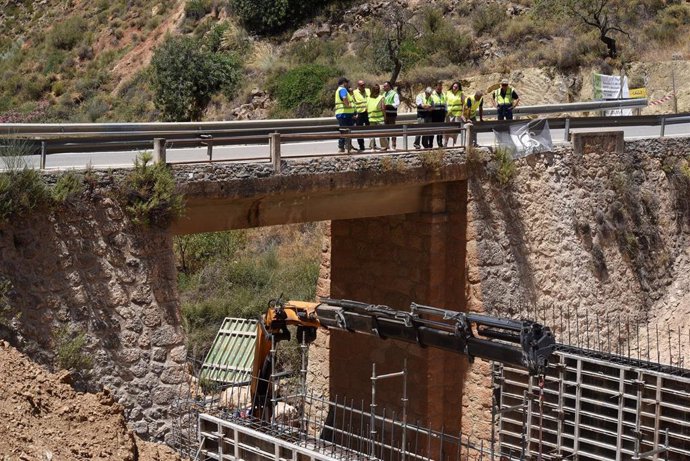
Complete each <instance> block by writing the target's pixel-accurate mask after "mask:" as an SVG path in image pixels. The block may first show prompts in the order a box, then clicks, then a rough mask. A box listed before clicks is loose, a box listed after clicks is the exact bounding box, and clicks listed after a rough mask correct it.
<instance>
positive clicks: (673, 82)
mask: <svg viewBox="0 0 690 461" xmlns="http://www.w3.org/2000/svg"><path fill="white" fill-rule="evenodd" d="M672 66H673V67H671V85H672V87H673V113H674V114H677V113H678V96H676V63H675V62H673V63H672Z"/></svg>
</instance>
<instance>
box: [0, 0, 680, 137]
mask: <svg viewBox="0 0 690 461" xmlns="http://www.w3.org/2000/svg"><path fill="white" fill-rule="evenodd" d="M47 1H48V3H47V4H41V6H40V7H38V6H37V5H38V4H36V3H35V2H10V4H7V5H5V8H4V9H3V19H2V21H0V123H2V122H22V121H26V122H29V121H33V122H51V121H60V122H64V121H76V122H106V121H132V122H136V121H151V120H160V119H164V120H198V119H201V118H228V114H229V112H230V109H231V108H235V107H238V106H240V105H242V104H245V103H248V102H250V99H251V97H250V96H249V95H250V93H251V90H252V89H253V88H255V87H258V88H259V89H261V90H265V89H271V90H273V89H275V88H276V86H277V80H283V79H284V74H286V73H287V72H289V71H291V70H293V69H299V68H300V67H301V66H305V65H321V66H325V67H328V68H330V69H333V74H342V75H346V76H350V77H352V78H353V79H357V78H364V79H365V80H366V81H367V82H373V81H377V82H381V81H383V80H393V81H399V82H400V91H401V96H402V97H403V104H406V101H407V99H408V98H410V97H412V96H413V94H405V93H407V91H408V88H412V90H409V91H410V92H411V93H413V92H414V91H416V90H417V89H418V88H419V87H422V86H426V85H429V84H431V83H433V82H434V81H435V80H445V81H449V80H460V79H462V78H463V77H465V76H468V75H476V74H479V73H485V74H486V73H495V72H501V73H506V72H509V71H511V70H515V69H519V68H523V67H548V68H550V69H553V70H555V71H556V72H560V73H562V74H565V75H568V76H570V77H573V78H574V77H575V76H574V74H576V73H578V72H580V70H581V69H583V68H593V69H600V70H602V71H604V72H616V71H617V70H618V69H620V68H621V67H622V66H624V65H626V64H628V63H630V62H631V61H633V60H648V59H651V60H652V61H655V60H659V59H668V58H669V56H668V54H670V53H672V52H673V51H674V50H677V51H678V52H681V53H682V49H683V48H682V46H683V44H684V42H683V40H682V37H685V36H687V35H688V34H689V33H690V6H689V5H688V4H686V3H685V2H679V1H675V0H674V1H660V0H564V1H560V0H525V1H520V2H518V3H519V4H520V5H521V7H520V12H519V14H514V13H508V12H507V10H506V8H505V6H504V5H503V4H502V3H500V2H499V3H496V2H489V3H482V2H479V3H477V2H448V1H442V2H429V3H427V4H423V5H421V6H419V7H415V6H412V5H410V6H408V7H400V6H399V5H398V4H396V3H395V2H393V3H390V4H388V5H387V6H386V7H384V8H371V9H370V10H369V12H367V13H365V14H363V15H361V17H358V16H357V15H348V14H346V13H345V12H346V11H347V10H348V9H349V8H351V7H357V6H360V5H361V4H362V3H363V2H355V1H353V0H327V1H325V2H323V1H317V0H258V1H257V0H186V1H185V2H183V3H182V4H174V2H150V1H148V0H113V1H110V2H108V1H105V0H103V1H101V0H98V1H94V2H87V3H85V4H83V5H81V4H80V6H79V8H74V7H73V6H71V5H67V4H64V2H62V3H60V4H58V2H57V0H47ZM176 5H177V6H176ZM523 7H524V9H523ZM173 9H176V10H175V12H176V13H177V12H180V10H183V14H184V18H183V21H182V23H181V24H179V25H178V26H177V27H175V26H173V24H172V21H171V20H170V18H171V16H172V13H173ZM306 22H310V23H311V24H310V30H311V31H312V33H311V34H310V37H309V38H308V39H301V40H296V41H294V42H293V41H289V40H288V37H289V36H290V34H291V33H292V32H293V31H295V29H296V28H298V27H300V26H302V25H303V24H305V23H306ZM161 26H164V27H161ZM322 27H325V28H326V30H325V31H323V29H322ZM315 28H316V29H315ZM316 30H318V32H317V34H316V35H318V36H315V34H314V33H313V32H315V31H316ZM573 32H575V33H573ZM164 33H169V34H172V35H171V36H170V37H167V38H166V37H165V36H164V35H162V34H164ZM257 34H258V35H260V36H262V37H261V38H260V39H257ZM154 45H155V46H157V51H156V52H155V54H156V57H155V59H154V61H153V63H152V65H150V66H143V67H137V66H138V64H137V63H138V62H145V61H146V59H140V58H142V57H146V56H148V53H149V51H150V47H151V46H154ZM662 50H663V53H659V52H660V51H662ZM125 57H126V58H127V59H126V61H125V60H123V58H125ZM132 64H133V65H132ZM130 72H131V73H130ZM296 72H298V70H296ZM293 77H294V76H293ZM632 77H633V78H634V77H635V76H632ZM325 79H326V84H325V85H324V84H323V83H324V82H319V85H318V87H316V88H317V91H316V94H315V95H313V96H312V95H310V96H309V97H308V98H307V99H309V101H305V99H304V98H303V99H302V100H301V101H300V102H299V103H297V104H295V103H294V102H287V103H286V102H280V101H279V104H278V105H277V106H276V107H275V108H274V110H273V111H272V113H271V115H272V116H274V117H275V116H285V117H293V116H310V115H324V114H325V113H329V114H330V110H331V106H332V102H331V101H327V99H329V97H330V95H329V97H328V98H326V97H324V98H323V101H321V98H322V96H323V95H321V94H320V91H321V90H322V89H323V88H324V86H325V88H326V90H328V91H326V93H328V92H329V91H330V90H331V89H334V83H333V81H334V80H335V77H334V76H333V75H329V76H328V77H326V78H325ZM312 81H313V79H311V78H306V77H305V79H304V81H303V82H301V83H302V84H303V85H304V86H307V85H309V84H311V83H312ZM284 85H286V86H293V87H294V86H300V82H297V83H294V82H293V83H286V84H284ZM330 86H332V87H333V88H329V87H330ZM577 91H579V89H578V88H574V89H573V92H574V93H577ZM271 95H272V96H274V95H273V94H271ZM283 100H285V97H283ZM154 101H155V104H154Z"/></svg>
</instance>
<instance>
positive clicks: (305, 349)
mask: <svg viewBox="0 0 690 461" xmlns="http://www.w3.org/2000/svg"><path fill="white" fill-rule="evenodd" d="M300 349H301V352H302V369H301V370H300V376H301V381H302V382H301V383H300V384H301V388H302V389H301V394H302V402H301V406H302V408H301V409H300V416H301V421H302V423H301V425H300V426H301V427H302V431H303V432H306V431H307V429H308V428H307V419H306V415H305V414H304V408H305V406H306V402H307V361H308V357H307V354H308V353H309V347H308V346H307V342H306V334H304V335H302V344H301V345H300Z"/></svg>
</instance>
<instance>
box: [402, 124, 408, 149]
mask: <svg viewBox="0 0 690 461" xmlns="http://www.w3.org/2000/svg"><path fill="white" fill-rule="evenodd" d="M403 150H404V151H405V152H407V150H408V149H407V125H403Z"/></svg>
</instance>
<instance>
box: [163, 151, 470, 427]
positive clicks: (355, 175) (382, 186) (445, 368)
mask: <svg viewBox="0 0 690 461" xmlns="http://www.w3.org/2000/svg"><path fill="white" fill-rule="evenodd" d="M227 168H230V169H232V168H235V169H236V171H234V172H229V171H228V170H227V169H220V168H218V167H196V169H195V170H194V171H190V169H189V167H187V168H185V169H184V170H182V171H181V170H180V169H179V168H178V167H176V168H175V171H176V174H177V175H178V177H179V178H178V179H179V180H180V181H179V182H180V183H181V184H183V186H182V191H183V192H184V194H185V197H186V202H187V203H186V210H187V212H186V213H187V215H186V216H185V217H184V218H182V219H181V220H179V221H178V222H176V223H175V224H174V225H173V228H172V231H173V232H174V233H176V234H188V233H195V232H209V231H220V230H228V229H240V228H248V227H258V226H270V225H280V224H290V223H300V222H310V221H327V220H328V221H331V242H330V252H331V258H330V274H329V279H328V280H322V281H321V282H320V286H321V290H320V293H319V294H320V295H322V296H327V295H330V296H333V297H336V298H348V299H356V300H363V301H366V302H370V303H381V304H387V305H391V306H397V307H407V306H409V304H410V302H412V301H415V302H419V303H424V304H429V305H436V306H446V307H449V308H453V309H457V310H459V311H461V310H463V309H464V307H465V306H464V302H463V299H464V296H463V287H464V270H465V269H464V268H465V261H464V251H465V250H464V246H465V226H466V198H467V175H468V171H467V163H466V157H465V154H464V152H461V151H446V152H440V151H438V152H436V151H433V152H427V153H422V154H419V155H417V154H402V155H395V156H376V157H353V158H334V159H322V160H318V161H307V162H289V163H287V164H285V165H284V166H283V168H282V172H281V174H280V175H274V174H272V172H271V169H270V167H269V166H261V165H255V166H244V167H233V166H228V167H227ZM248 169H249V170H248ZM228 175H230V176H228ZM356 339H357V340H356V341H353V337H352V336H351V335H348V334H347V333H332V336H331V341H330V377H331V379H330V393H331V396H332V397H333V398H334V397H335V396H336V395H338V396H340V398H341V399H342V398H343V397H345V396H346V397H348V398H354V399H360V398H363V397H364V396H366V395H367V393H368V392H370V391H369V389H370V388H369V386H370V383H369V379H368V376H369V374H370V372H371V364H372V362H376V363H377V367H378V369H379V370H382V372H385V370H394V369H400V368H401V367H402V360H403V357H404V356H408V366H409V367H410V369H411V370H412V371H411V382H410V386H411V389H412V390H413V392H415V398H414V399H413V400H412V402H411V410H412V412H411V417H412V418H419V419H420V420H421V421H425V420H428V419H429V418H430V415H434V417H433V418H432V419H433V420H434V421H433V423H434V426H440V425H445V427H446V428H447V429H448V430H450V431H453V430H455V431H457V430H459V424H460V420H459V417H458V415H459V408H460V399H461V395H462V392H461V387H462V381H463V379H462V374H463V372H464V368H465V365H464V364H465V363H466V359H465V358H462V357H459V356H451V354H448V353H442V352H440V351H432V350H422V349H421V348H419V347H417V346H410V345H402V344H395V343H394V342H392V341H381V340H379V339H375V338H373V337H371V338H370V337H362V336H358V337H357V338H356ZM432 377H433V378H432ZM390 386H392V387H391V388H387V387H390ZM396 386H397V387H399V386H400V383H384V384H383V385H382V391H381V395H382V396H384V398H383V399H382V401H381V405H382V406H384V407H387V408H396V407H398V406H399V404H400V400H399V389H397V387H396ZM386 396H388V397H386Z"/></svg>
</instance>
